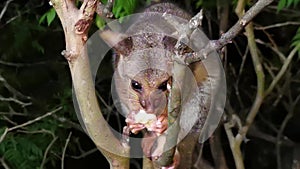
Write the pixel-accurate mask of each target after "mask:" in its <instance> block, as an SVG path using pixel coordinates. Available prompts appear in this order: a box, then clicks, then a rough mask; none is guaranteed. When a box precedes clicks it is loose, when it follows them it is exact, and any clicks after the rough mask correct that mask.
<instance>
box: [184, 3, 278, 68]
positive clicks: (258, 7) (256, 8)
mask: <svg viewBox="0 0 300 169" xmlns="http://www.w3.org/2000/svg"><path fill="white" fill-rule="evenodd" d="M273 1H274V0H259V1H257V2H256V3H255V4H254V5H253V6H252V7H251V8H250V9H249V10H248V11H247V12H246V13H245V15H243V16H242V17H241V18H240V19H239V21H238V22H237V23H236V24H235V25H234V26H232V27H231V28H230V29H229V30H228V31H227V32H226V33H224V34H223V35H222V36H221V37H220V38H219V39H218V40H211V41H209V43H208V44H207V45H206V47H204V48H203V49H201V50H200V51H199V52H197V54H195V55H192V56H190V57H186V58H185V63H188V64H190V63H193V62H197V61H199V60H201V59H202V58H206V57H207V56H208V55H209V54H210V53H211V52H212V51H215V50H220V49H221V48H222V47H223V46H225V45H226V44H228V43H231V42H232V40H233V39H234V38H235V37H236V36H237V35H238V34H239V33H240V31H241V30H242V29H243V28H244V27H245V26H246V25H247V24H248V23H249V22H250V21H251V20H252V19H253V18H254V17H255V16H256V15H257V14H258V13H259V12H261V11H262V10H263V9H264V8H265V7H266V6H268V5H269V4H271V3H272V2H273Z"/></svg>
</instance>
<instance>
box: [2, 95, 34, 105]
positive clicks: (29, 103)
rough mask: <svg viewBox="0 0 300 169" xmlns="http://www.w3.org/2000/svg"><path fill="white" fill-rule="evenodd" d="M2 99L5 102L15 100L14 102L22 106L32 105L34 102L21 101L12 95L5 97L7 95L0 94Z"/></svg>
mask: <svg viewBox="0 0 300 169" xmlns="http://www.w3.org/2000/svg"><path fill="white" fill-rule="evenodd" d="M0 101H3V102H14V103H17V104H19V105H21V106H22V107H26V106H29V105H32V102H28V103H25V102H22V101H20V100H18V99H15V98H12V97H8V98H5V97H2V96H1V95H0Z"/></svg>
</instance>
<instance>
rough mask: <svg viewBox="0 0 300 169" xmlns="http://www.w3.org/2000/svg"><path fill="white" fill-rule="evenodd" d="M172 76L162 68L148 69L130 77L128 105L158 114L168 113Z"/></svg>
mask: <svg viewBox="0 0 300 169" xmlns="http://www.w3.org/2000/svg"><path fill="white" fill-rule="evenodd" d="M170 85H171V77H170V76H169V75H168V74H167V73H166V72H163V71H161V70H153V69H147V70H144V71H142V72H139V73H138V74H137V75H136V76H134V77H133V78H131V79H129V87H128V104H129V105H128V106H129V107H130V108H131V111H134V112H137V111H140V110H144V111H145V112H146V113H148V114H155V115H157V116H159V115H161V114H164V113H167V102H168V93H169V90H168V89H170Z"/></svg>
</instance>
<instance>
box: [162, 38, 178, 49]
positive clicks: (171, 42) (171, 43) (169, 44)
mask: <svg viewBox="0 0 300 169" xmlns="http://www.w3.org/2000/svg"><path fill="white" fill-rule="evenodd" d="M162 43H163V45H164V48H165V49H166V50H168V51H170V52H174V49H175V45H176V43H177V39H175V38H173V37H170V36H165V37H163V40H162Z"/></svg>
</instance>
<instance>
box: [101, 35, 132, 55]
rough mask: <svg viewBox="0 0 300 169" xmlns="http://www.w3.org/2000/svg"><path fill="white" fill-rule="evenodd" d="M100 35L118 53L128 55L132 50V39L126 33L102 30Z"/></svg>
mask: <svg viewBox="0 0 300 169" xmlns="http://www.w3.org/2000/svg"><path fill="white" fill-rule="evenodd" d="M100 37H101V38H102V39H103V40H104V41H105V43H107V44H108V45H109V46H110V47H112V48H113V49H114V50H115V52H116V54H118V55H123V56H128V55H129V54H130V52H131V50H132V44H133V43H132V39H131V37H127V36H126V35H124V34H121V33H117V32H113V31H111V30H105V31H102V32H100Z"/></svg>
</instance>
